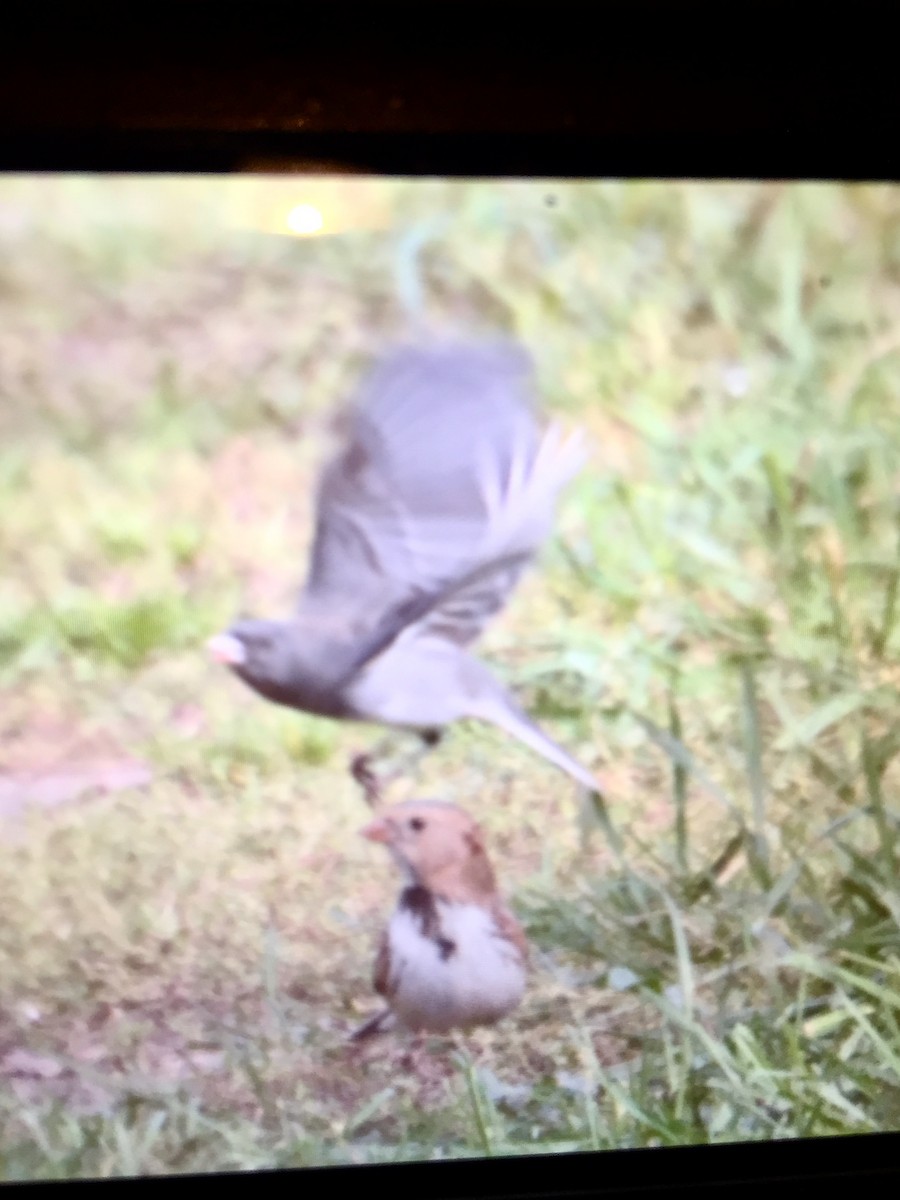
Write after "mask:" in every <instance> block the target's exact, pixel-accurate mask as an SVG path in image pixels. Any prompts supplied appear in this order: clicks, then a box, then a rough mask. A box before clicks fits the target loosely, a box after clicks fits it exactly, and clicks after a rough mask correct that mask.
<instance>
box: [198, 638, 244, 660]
mask: <svg viewBox="0 0 900 1200" xmlns="http://www.w3.org/2000/svg"><path fill="white" fill-rule="evenodd" d="M206 648H207V650H208V651H209V652H210V654H211V655H212V657H213V658H214V659H215V660H216V662H220V663H226V664H227V665H228V666H229V667H239V666H240V665H241V664H242V663H244V662H246V661H247V647H246V646H245V645H244V643H243V642H242V641H241V640H240V639H239V638H236V637H234V635H233V634H230V633H220V634H217V635H216V637H214V638H210V639H209V641H208V642H207V643H206Z"/></svg>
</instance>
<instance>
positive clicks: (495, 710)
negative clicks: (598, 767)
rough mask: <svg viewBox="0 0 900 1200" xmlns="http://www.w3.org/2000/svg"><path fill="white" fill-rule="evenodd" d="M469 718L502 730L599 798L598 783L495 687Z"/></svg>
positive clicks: (476, 705) (478, 703)
mask: <svg viewBox="0 0 900 1200" xmlns="http://www.w3.org/2000/svg"><path fill="white" fill-rule="evenodd" d="M469 715H470V716H473V717H477V718H479V719H481V720H482V721H489V722H490V724H492V725H496V726H498V727H499V728H500V729H504V730H505V731H506V732H507V733H510V734H512V736H513V737H514V738H518V740H519V741H520V742H523V743H524V744H525V745H526V746H530V747H531V749H532V750H536V751H537V753H538V754H540V755H542V756H543V757H544V758H546V759H548V761H550V762H552V763H554V764H555V765H556V766H557V767H559V768H560V770H562V771H565V772H566V774H567V775H570V776H571V777H572V778H573V779H574V780H576V781H577V782H578V783H580V784H581V786H582V787H585V788H587V789H588V791H589V792H592V793H596V794H600V795H602V792H603V788H602V786H601V784H600V780H599V779H597V778H596V777H595V776H593V775H592V774H591V772H590V771H588V770H587V768H586V767H583V766H582V765H581V763H580V762H578V761H577V760H576V759H574V758H573V757H572V756H571V754H568V753H567V752H566V751H565V750H563V748H562V746H558V745H557V744H556V742H554V741H553V739H552V738H551V737H548V736H547V734H546V733H544V731H543V729H541V728H540V726H539V725H536V724H535V722H534V721H532V719H531V717H529V716H528V714H527V713H526V712H524V711H523V710H522V709H521V708H520V707H519V706H518V704H516V702H515V700H513V698H512V696H510V695H509V693H508V692H506V691H505V690H503V689H502V688H501V687H499V685H496V688H495V689H491V691H490V692H485V693H483V694H482V695H481V696H479V697H478V700H477V702H476V703H475V704H474V705H473V706H472V707H471V708H470V709H469Z"/></svg>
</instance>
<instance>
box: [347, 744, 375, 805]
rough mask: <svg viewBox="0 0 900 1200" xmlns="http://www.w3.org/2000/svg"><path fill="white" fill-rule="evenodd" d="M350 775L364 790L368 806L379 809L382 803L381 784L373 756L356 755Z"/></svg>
mask: <svg viewBox="0 0 900 1200" xmlns="http://www.w3.org/2000/svg"><path fill="white" fill-rule="evenodd" d="M350 774H351V775H352V776H353V778H354V779H355V780H356V782H357V783H358V784H359V786H360V787H361V788H362V790H363V797H364V799H365V801H366V804H368V806H369V807H370V808H377V807H378V805H379V804H380V803H381V782H380V781H379V778H378V775H377V774H376V773H375V769H374V767H373V766H372V755H371V754H357V755H355V756H354V758H353V759H352V761H351V763H350Z"/></svg>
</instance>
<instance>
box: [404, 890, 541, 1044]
mask: <svg viewBox="0 0 900 1200" xmlns="http://www.w3.org/2000/svg"><path fill="white" fill-rule="evenodd" d="M436 903H437V913H438V918H439V922H440V926H441V929H440V940H435V939H433V938H430V937H426V936H425V935H424V934H423V932H422V929H421V923H420V920H419V919H418V917H417V916H416V914H415V913H413V912H411V911H409V910H408V909H403V908H400V909H398V910H397V912H395V914H394V916H393V918H392V920H391V924H390V930H389V938H390V955H391V971H390V989H391V996H390V1000H391V1007H392V1008H393V1010H394V1012H395V1014H396V1016H397V1018H398V1019H399V1020H400V1022H401V1023H402V1024H404V1025H406V1026H408V1027H409V1028H413V1029H425V1030H429V1031H431V1032H434V1033H444V1032H447V1031H448V1030H450V1029H452V1028H454V1027H456V1026H466V1025H479V1024H488V1023H490V1022H493V1021H497V1020H499V1019H500V1018H501V1017H502V1016H504V1015H505V1014H506V1013H508V1012H510V1011H511V1010H512V1009H513V1008H515V1006H516V1005H517V1004H518V1003H519V1001H520V1000H521V998H522V994H523V992H524V990H525V966H524V963H523V962H522V957H521V955H520V953H519V951H518V948H517V947H516V946H515V945H514V943H512V942H511V941H510V940H509V939H508V938H507V937H505V936H504V935H503V934H502V933H501V932H500V930H499V929H498V928H497V925H496V923H495V922H494V920H493V917H492V916H491V914H490V912H488V911H487V909H485V908H483V907H482V906H481V905H478V904H461V903H458V902H452V901H446V900H437V902H436Z"/></svg>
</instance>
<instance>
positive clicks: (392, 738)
mask: <svg viewBox="0 0 900 1200" xmlns="http://www.w3.org/2000/svg"><path fill="white" fill-rule="evenodd" d="M442 736H443V733H442V731H441V730H440V729H426V730H424V731H423V732H417V734H416V745H415V748H414V749H413V751H412V753H411V754H408V755H405V756H403V757H402V758H401V759H400V761H399V764H398V765H397V766H395V768H394V770H392V771H390V772H388V773H387V774H385V775H382V776H380V777H379V775H378V773H377V771H376V768H375V763H376V760H378V759H381V760H382V761H383V760H384V759H386V758H387V759H388V760H389V752H390V750H391V749H392V748H393V747H394V746H395V745H396V744H397V740H398V739H397V737H396V734H393V733H389V734H388V735H387V736H386V737H384V738H382V739H381V741H380V742H378V743H377V744H376V745H375V746H374V747H373V749H372V750H369V751H367V752H366V753H365V754H357V755H356V757H355V758H354V759H353V761H352V762H351V764H350V773H351V774H352V776H353V778H354V779H355V780H356V782H357V783H358V784H359V785H360V787H361V788H362V790H363V795H364V796H365V800H366V803H367V804H368V805H369V806H370V807H371V808H376V807H377V806H378V804H380V802H381V799H382V791H383V789H384V788H385V787H386V786H387V785H388V784H390V783H392V782H393V781H394V780H395V779H399V778H400V777H401V776H402V775H408V774H410V773H411V772H412V771H414V770H415V768H416V767H417V766H418V765H419V763H420V762H421V761H422V759H423V758H424V757H425V755H426V754H427V753H428V752H429V751H430V750H431V749H432V748H433V747H434V746H436V745H437V744H438V742H439V741H440V740H441V738H442ZM386 751H387V752H388V753H386Z"/></svg>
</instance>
